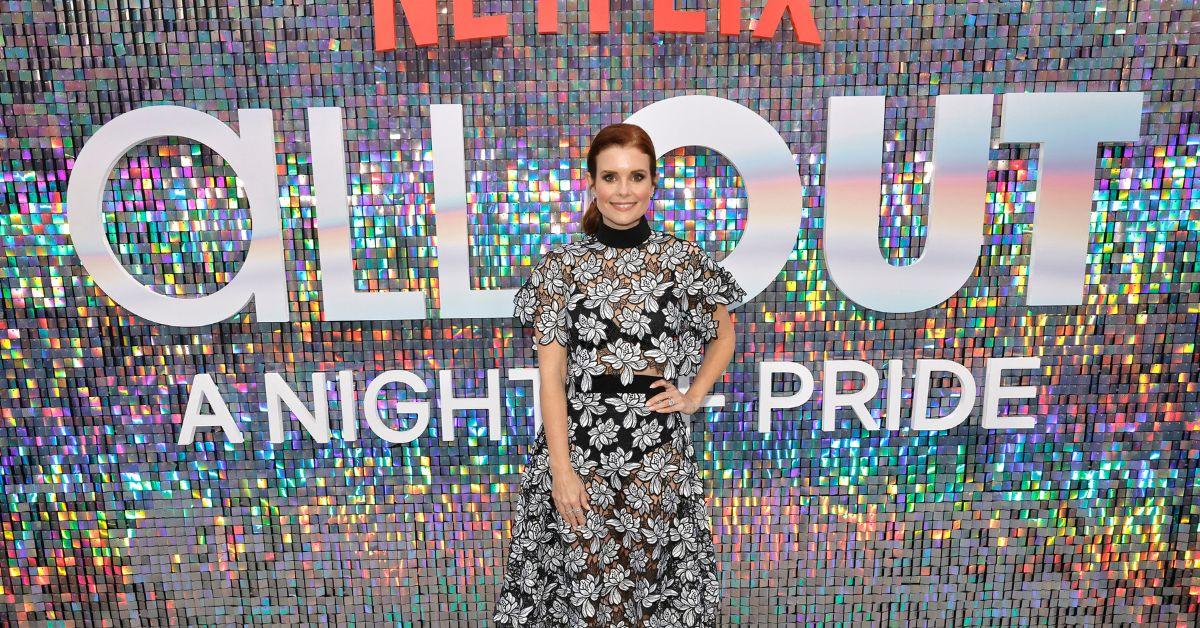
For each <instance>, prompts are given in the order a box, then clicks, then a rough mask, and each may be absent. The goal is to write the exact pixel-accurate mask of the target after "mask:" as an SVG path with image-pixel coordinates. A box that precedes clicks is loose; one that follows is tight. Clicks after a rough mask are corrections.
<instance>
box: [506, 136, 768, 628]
mask: <svg viewBox="0 0 1200 628" xmlns="http://www.w3.org/2000/svg"><path fill="white" fill-rule="evenodd" d="M655 161H656V154H655V152H654V145H653V144H652V143H651V141H650V137H649V135H647V134H646V132H645V131H644V130H642V129H641V128H640V127H637V126H635V125H632V124H614V125H611V126H608V127H606V128H604V129H603V130H602V131H600V133H599V134H597V135H596V137H595V138H594V139H593V141H592V144H591V146H590V147H589V149H588V155H587V166H588V175H587V178H588V188H589V190H590V192H591V195H592V196H593V200H592V202H591V204H590V205H589V207H588V209H587V211H586V212H585V213H584V217H583V231H584V232H585V233H586V234H587V236H586V237H585V238H583V239H581V240H577V241H575V242H572V243H570V244H567V245H565V246H562V247H559V248H556V249H554V250H552V251H550V252H549V253H547V254H546V255H545V256H544V257H543V258H542V260H540V262H539V263H538V265H537V266H536V267H535V268H534V270H533V272H532V274H531V276H530V278H529V280H528V281H526V283H525V284H524V285H523V286H522V287H521V288H520V290H518V291H517V295H516V299H515V300H514V308H515V311H514V315H515V316H516V317H517V318H518V319H519V320H520V321H521V322H522V323H523V324H525V325H532V326H533V327H534V340H535V345H534V346H535V348H536V349H537V356H538V371H539V376H540V382H541V386H540V391H541V394H540V399H539V403H540V404H541V415H542V417H543V423H544V429H543V430H542V431H540V432H539V433H538V435H537V438H536V439H535V441H534V446H533V449H532V451H531V453H530V457H529V461H528V463H527V464H526V466H525V470H524V472H523V473H522V475H521V486H520V492H519V494H518V499H517V507H516V515H515V518H514V520H513V526H512V541H511V542H510V544H509V555H508V561H507V568H506V572H505V578H504V583H503V585H502V588H501V592H500V597H499V600H498V601H497V604H496V612H495V616H494V620H495V622H496V624H498V625H517V626H606V627H607V626H709V625H713V624H714V623H715V621H716V609H717V602H718V599H719V589H718V586H719V585H718V581H717V574H716V558H715V552H714V547H713V541H712V528H711V524H710V522H709V518H708V506H707V503H706V501H705V498H704V486H703V484H702V483H701V481H700V478H699V475H698V473H697V468H696V462H695V452H694V450H693V448H692V444H691V435H690V433H689V432H688V430H687V428H688V423H687V421H686V420H685V419H684V416H683V415H690V414H692V413H693V412H695V411H696V410H697V409H698V408H699V407H700V403H701V400H703V399H704V397H705V396H706V395H707V394H708V392H709V390H710V389H711V388H712V385H713V383H714V382H715V381H716V380H717V378H718V377H720V375H721V373H722V372H723V371H724V370H725V367H726V366H727V365H728V364H729V360H730V358H731V357H732V356H733V349H734V329H733V324H732V322H731V321H730V318H729V312H728V309H727V307H726V304H729V303H733V302H737V301H740V300H741V299H743V298H745V292H744V291H743V290H742V288H741V287H740V286H739V285H738V284H737V282H736V281H734V279H733V276H732V275H730V274H729V272H728V271H726V270H725V269H723V268H721V267H720V266H718V265H717V264H716V262H714V261H713V260H712V258H711V257H709V256H708V254H707V253H706V252H705V251H704V250H703V249H702V248H700V247H699V246H697V245H695V244H693V243H691V242H687V241H684V240H680V239H678V238H676V237H675V236H673V235H670V234H667V233H664V232H661V231H656V230H653V229H651V228H650V224H649V222H648V221H647V220H646V216H645V214H646V211H647V210H648V209H649V207H650V200H651V196H652V194H653V192H654V189H655V183H656V180H657V176H656V174H657V173H656V168H655ZM702 353H703V355H704V359H703V362H701V354H702ZM680 376H688V377H694V379H693V380H692V382H691V386H690V387H689V388H688V390H687V391H686V392H684V391H681V390H679V389H678V388H676V387H675V385H674V384H672V380H675V379H677V378H679V377H680Z"/></svg>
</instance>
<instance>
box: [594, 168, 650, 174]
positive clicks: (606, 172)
mask: <svg viewBox="0 0 1200 628" xmlns="http://www.w3.org/2000/svg"><path fill="white" fill-rule="evenodd" d="M616 172H617V171H616V170H601V171H600V174H609V173H613V174H616ZM633 172H641V173H643V174H645V172H646V169H645V168H638V169H637V170H634V171H633Z"/></svg>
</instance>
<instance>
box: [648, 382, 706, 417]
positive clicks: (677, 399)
mask: <svg viewBox="0 0 1200 628" xmlns="http://www.w3.org/2000/svg"><path fill="white" fill-rule="evenodd" d="M650 386H651V387H653V386H661V387H662V388H664V389H665V390H663V391H662V392H660V393H658V394H657V395H654V396H653V397H651V398H650V399H647V400H646V407H647V408H650V409H651V410H653V411H655V412H682V413H684V414H691V413H693V412H695V411H696V410H697V409H699V408H700V401H699V400H698V399H692V398H691V396H689V395H686V394H684V393H681V392H679V389H678V388H676V387H675V384H672V383H671V382H669V381H667V380H665V379H660V380H658V381H656V382H654V383H653V384H650Z"/></svg>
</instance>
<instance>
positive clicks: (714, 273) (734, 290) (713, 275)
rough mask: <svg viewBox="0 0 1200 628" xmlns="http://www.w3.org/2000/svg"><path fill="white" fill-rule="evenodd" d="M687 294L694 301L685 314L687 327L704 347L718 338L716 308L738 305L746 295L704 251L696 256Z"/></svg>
mask: <svg viewBox="0 0 1200 628" xmlns="http://www.w3.org/2000/svg"><path fill="white" fill-rule="evenodd" d="M688 293H689V294H691V295H692V298H693V307H692V310H691V311H690V312H689V313H688V324H689V325H688V326H689V327H690V328H691V330H692V331H693V332H694V333H695V334H696V336H697V337H698V338H699V339H700V343H701V344H707V343H708V342H709V341H710V340H712V339H713V338H716V337H717V329H718V327H719V325H718V323H717V319H716V311H717V305H718V304H722V303H724V304H729V303H734V302H740V301H742V300H743V299H745V298H746V291H745V290H743V289H742V286H741V285H739V284H738V282H737V280H736V279H734V278H733V274H732V273H730V272H729V271H728V270H725V268H723V267H722V266H720V265H719V264H717V262H716V261H714V260H713V258H712V257H711V256H710V255H709V254H708V252H706V251H704V250H703V249H700V250H699V251H698V253H697V262H696V267H695V272H694V274H693V275H692V277H691V283H690V286H689V287H688Z"/></svg>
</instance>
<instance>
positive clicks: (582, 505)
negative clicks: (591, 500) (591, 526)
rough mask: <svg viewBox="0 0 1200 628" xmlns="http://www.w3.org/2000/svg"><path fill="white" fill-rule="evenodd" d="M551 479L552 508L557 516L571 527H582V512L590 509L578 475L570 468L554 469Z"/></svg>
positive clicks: (585, 491) (585, 490)
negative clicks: (556, 511) (555, 510)
mask: <svg viewBox="0 0 1200 628" xmlns="http://www.w3.org/2000/svg"><path fill="white" fill-rule="evenodd" d="M552 478H553V485H554V486H553V489H552V490H551V495H552V496H553V497H554V507H555V508H557V509H558V514H560V515H562V518H563V519H564V520H565V521H566V522H567V523H568V524H570V525H571V527H573V528H576V527H579V526H582V525H583V522H584V514H583V513H584V511H591V509H592V507H591V505H590V504H588V497H587V489H585V488H584V487H583V480H581V479H579V474H578V473H577V472H576V471H575V469H572V468H570V467H566V468H560V469H554V470H553V472H552Z"/></svg>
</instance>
